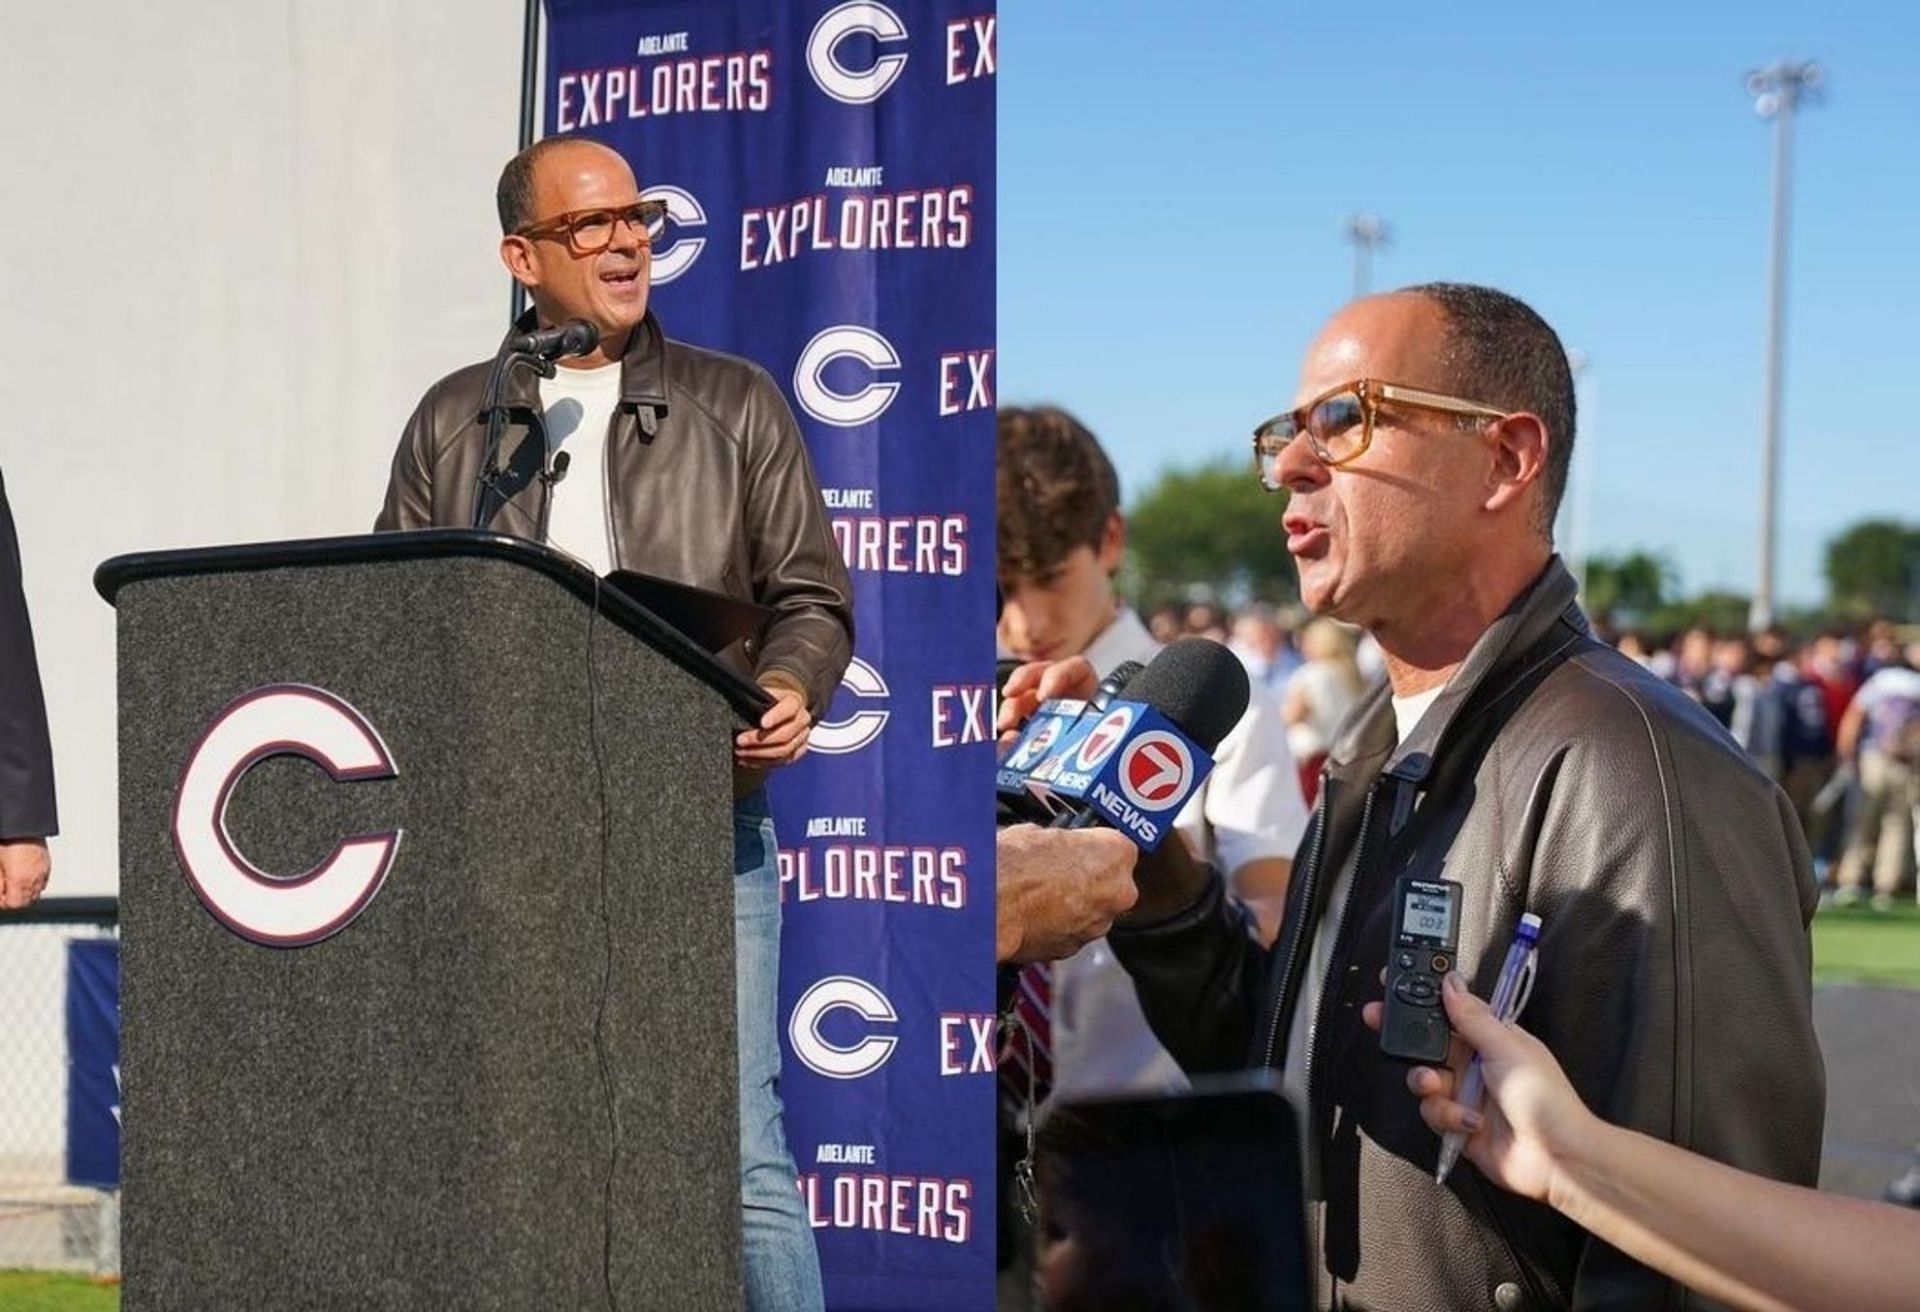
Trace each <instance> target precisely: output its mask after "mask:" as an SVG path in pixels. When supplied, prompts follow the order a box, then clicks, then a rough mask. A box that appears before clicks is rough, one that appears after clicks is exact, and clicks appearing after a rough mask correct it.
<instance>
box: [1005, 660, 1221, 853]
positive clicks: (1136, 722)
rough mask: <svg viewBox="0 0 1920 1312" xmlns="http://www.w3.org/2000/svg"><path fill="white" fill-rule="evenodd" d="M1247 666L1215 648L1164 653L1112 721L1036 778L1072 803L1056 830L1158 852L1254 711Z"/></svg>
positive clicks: (1080, 738) (1078, 737)
mask: <svg viewBox="0 0 1920 1312" xmlns="http://www.w3.org/2000/svg"><path fill="white" fill-rule="evenodd" d="M1250 695H1251V691H1250V688H1249V686H1248V683H1247V672H1246V667H1245V666H1243V665H1241V663H1240V661H1239V659H1238V658H1237V657H1235V656H1234V655H1233V653H1232V652H1230V651H1228V650H1227V649H1226V648H1225V647H1223V646H1221V645H1220V644H1219V643H1217V642H1209V641H1207V640H1206V639H1204V638H1183V639H1181V640H1180V641H1178V642H1176V643H1174V644H1173V645H1172V646H1170V647H1168V648H1167V649H1166V650H1165V651H1163V652H1161V653H1160V655H1159V656H1158V657H1156V658H1155V659H1154V662H1153V664H1151V665H1149V666H1147V668H1146V669H1145V670H1143V671H1141V673H1140V675H1139V676H1138V677H1137V678H1135V679H1134V680H1133V681H1132V682H1130V683H1129V684H1128V685H1127V686H1126V688H1125V689H1124V698H1123V699H1122V700H1119V701H1116V702H1113V703H1112V704H1111V706H1110V708H1109V709H1108V710H1107V711H1106V713H1105V714H1103V715H1101V716H1100V717H1098V718H1097V719H1095V720H1094V721H1093V722H1092V724H1091V725H1090V726H1089V727H1088V728H1087V729H1086V730H1085V731H1084V732H1082V733H1078V734H1075V735H1073V736H1072V739H1071V740H1063V741H1062V742H1061V743H1060V745H1059V746H1058V747H1056V748H1055V749H1054V752H1053V755H1052V756H1050V757H1049V758H1048V759H1047V760H1045V761H1043V762H1041V763H1040V764H1039V765H1038V766H1036V767H1034V768H1033V770H1032V771H1031V774H1032V777H1033V780H1034V782H1035V783H1036V784H1038V785H1043V786H1045V787H1046V788H1047V789H1048V790H1049V791H1050V792H1051V793H1052V795H1053V796H1054V797H1056V798H1059V799H1063V800H1065V801H1066V802H1067V804H1068V810H1067V813H1066V814H1064V815H1062V816H1061V817H1059V818H1058V819H1056V820H1055V821H1054V822H1053V824H1054V827H1056V828H1064V829H1084V828H1086V827H1088V826H1089V825H1092V824H1095V823H1101V824H1105V825H1107V826H1108V827H1110V828H1113V829H1116V830H1119V831H1120V832H1121V833H1123V834H1125V835H1127V837H1129V838H1131V839H1132V840H1133V841H1134V843H1135V844H1136V845H1137V846H1139V847H1140V848H1141V849H1142V850H1144V851H1148V852H1151V851H1153V850H1154V849H1155V848H1157V847H1158V846H1159V845H1160V843H1161V841H1162V840H1163V839H1164V838H1165V837H1166V835H1167V833H1168V832H1169V831H1170V830H1171V829H1172V827H1173V820H1174V818H1175V817H1176V816H1177V815H1178V814H1179V813H1180V809H1181V808H1182V807H1183V806H1185V805H1186V803H1187V801H1188V799H1189V798H1191V797H1192V796H1193V794H1194V793H1195V791H1197V790H1198V789H1199V787H1200V785H1201V783H1202V782H1204V781H1205V779H1206V777H1207V775H1208V773H1209V772H1210V771H1211V770H1212V769H1213V755H1212V754H1213V752H1214V751H1215V749H1217V748H1218V747H1219V746H1220V741H1221V740H1222V739H1223V738H1225V737H1226V736H1227V734H1229V733H1230V732H1232V730H1233V726H1234V725H1235V724H1238V723H1239V721H1240V717H1241V716H1243V715H1245V714H1246V712H1247V703H1248V699H1249V697H1250Z"/></svg>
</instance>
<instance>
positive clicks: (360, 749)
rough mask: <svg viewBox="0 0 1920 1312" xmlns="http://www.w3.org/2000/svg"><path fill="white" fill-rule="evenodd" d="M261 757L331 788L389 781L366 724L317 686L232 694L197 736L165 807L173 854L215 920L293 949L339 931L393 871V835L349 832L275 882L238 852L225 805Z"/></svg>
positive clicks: (383, 751)
mask: <svg viewBox="0 0 1920 1312" xmlns="http://www.w3.org/2000/svg"><path fill="white" fill-rule="evenodd" d="M270 756H303V757H305V758H306V759H308V760H309V761H312V762H314V763H315V764H317V765H318V766H319V767H320V768H321V769H323V770H325V771H326V772H327V774H328V775H329V776H330V777H331V778H333V779H334V780H335V781H336V782H345V781H347V780H350V779H391V778H392V777H393V776H394V775H395V774H397V773H398V770H397V769H396V768H395V766H394V763H393V754H392V753H391V752H389V751H388V750H387V745H386V743H385V742H383V741H382V740H381V738H380V735H379V734H378V733H377V732H375V731H374V728H373V726H372V725H371V724H369V723H367V718H366V717H365V716H364V715H362V714H360V712H359V711H357V710H355V709H354V708H353V707H352V706H349V705H348V704H347V703H346V702H344V701H342V700H341V699H340V698H339V697H336V696H335V695H334V694H332V693H330V692H328V691H326V690H325V689H323V688H312V687H308V686H306V685H305V684H293V683H282V684H270V685H268V686H266V687H264V688H256V689H254V690H253V691H252V692H250V693H247V694H246V695H245V696H243V697H241V698H239V699H238V700H236V701H235V702H233V704H232V705H230V706H228V707H227V708H226V709H225V710H223V711H221V712H220V714H218V715H216V716H215V717H214V718H213V723H212V724H210V725H208V726H207V730H206V732H205V733H204V734H202V735H201V737H200V741H199V743H198V744H197V745H196V746H195V747H194V749H193V752H192V754H191V755H190V756H188V757H187V764H186V768H185V769H184V770H182V771H181V774H180V789H179V792H178V793H177V794H175V796H174V801H173V848H174V851H175V852H176V853H178V854H179V857H180V865H181V868H182V869H183V870H184V871H185V872H186V876H187V882H188V883H189V884H191V885H192V886H193V891H194V892H195V893H197V894H199V896H200V900H201V902H203V903H205V904H206V908H207V910H208V911H210V912H212V913H213V916H214V918H215V919H216V920H218V921H219V922H220V923H221V924H223V925H225V926H226V927H227V928H228V929H230V930H232V931H233V932H234V933H236V934H238V935H239V936H240V937H242V938H246V939H252V940H253V941H254V942H255V943H264V944H266V945H267V946H269V947H303V946H305V945H307V944H309V943H318V942H319V941H320V940H321V939H323V938H326V937H327V936H328V935H330V934H334V933H337V932H338V931H339V930H341V929H343V928H345V927H346V925H347V924H348V923H349V922H350V921H352V919H353V918H354V917H355V916H357V915H359V914H360V913H361V912H362V911H364V910H365V909H366V906H367V903H369V902H371V901H372V900H373V896H374V894H376V893H378V892H379V891H380V886H381V884H382V883H384V882H385V881H386V878H387V872H388V871H389V870H391V869H392V868H393V855H394V851H395V850H396V849H397V848H398V847H399V846H400V832H401V831H400V830H398V829H393V830H389V831H387V832H385V833H377V834H357V835H355V836H353V837H351V838H343V839H341V840H340V841H339V842H337V843H335V844H334V847H333V851H332V852H331V853H330V854H329V855H328V856H327V858H326V859H325V860H324V861H322V862H321V863H320V864H319V865H317V866H315V867H314V868H313V869H311V870H309V871H307V872H306V873H305V874H303V875H294V876H292V877H289V878H284V879H283V878H279V877H277V876H274V875H270V874H268V873H267V872H266V871H264V870H261V869H260V868H259V867H258V866H256V865H254V864H253V863H252V862H251V861H249V860H247V858H246V857H244V856H242V855H241V854H240V850H239V848H237V847H235V846H234V842H233V836H232V835H231V834H229V833H228V832H227V804H228V802H230V801H231V800H232V799H233V790H234V789H235V788H236V787H237V786H238V785H239V783H240V780H241V779H242V778H244V777H245V775H246V773H247V771H249V770H251V769H252V768H253V767H254V766H256V765H258V764H259V763H260V762H261V761H264V760H266V759H267V758H268V757H270Z"/></svg>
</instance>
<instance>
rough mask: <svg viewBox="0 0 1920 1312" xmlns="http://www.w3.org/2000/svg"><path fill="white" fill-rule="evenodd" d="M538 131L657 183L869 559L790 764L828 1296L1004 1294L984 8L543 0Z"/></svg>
mask: <svg viewBox="0 0 1920 1312" xmlns="http://www.w3.org/2000/svg"><path fill="white" fill-rule="evenodd" d="M548 10H549V14H550V17H551V27H550V32H549V38H548V46H547V61H546V73H545V78H544V86H543V92H544V98H545V107H546V111H545V112H546V118H545V126H546V132H547V133H548V134H549V135H551V134H554V133H563V132H572V133H581V134H584V135H587V136H590V137H593V138H595V139H597V140H600V141H604V142H606V143H608V144H610V145H612V146H614V147H616V148H617V149H619V150H620V151H621V152H622V153H623V154H625V156H626V157H627V159H628V160H629V161H631V162H632V164H633V167H634V172H635V173H636V175H637V176H638V178H639V180H640V186H641V190H642V191H643V192H644V193H645V194H646V195H647V196H649V197H657V198H659V199H661V200H664V201H665V202H666V203H667V216H668V217H667V219H666V220H665V222H664V223H663V225H662V226H661V229H660V230H659V231H657V232H656V233H655V234H654V267H653V302H652V303H653V305H654V307H655V309H656V310H657V312H658V313H659V316H660V319H661V322H662V324H663V326H664V327H665V329H666V331H667V333H668V335H669V336H671V337H675V338H678V339H680V340H683V341H687V342H691V343H695V344H698V345H702V346H710V347H716V348H718V349H721V350H725V351H731V352H734V353H736V354H739V355H743V356H745V357H747V358H748V359H750V360H753V361H755V362H756V363H758V364H760V365H761V366H763V367H764V368H766V369H767V370H768V371H769V372H770V373H771V374H772V375H773V377H774V378H775V379H776V380H777V381H778V382H779V383H780V384H781V386H782V387H783V388H784V389H785V391H786V394H787V398H788V400H789V402H790V403H791V404H792V406H793V410H794V413H795V415H796V416H798V418H799V421H800V425H801V428H802V430H803V431H804V433H805V434H806V438H807V444H808V447H809V449H810V450H811V452H812V456H813V461H814V466H815V469H816V471H817V472H818V474H819V477H820V484H821V487H822V489H823V490H824V493H825V496H826V499H827V505H828V508H829V509H828V513H829V515H830V516H831V519H832V524H833V531H834V533H835V535H836V536H837V538H838V539H839V543H840V547H841V550H842V551H843V553H844V554H845V556H846V560H847V565H848V567H849V569H850V570H851V572H852V575H853V580H854V588H855V596H856V612H855V621H856V627H857V630H858V638H857V641H856V644H855V651H854V656H855V659H854V661H853V664H852V666H851V668H850V669H849V670H848V672H847V675H846V678H845V680H844V682H843V685H842V688H841V691H840V695H839V697H838V699H837V700H836V702H835V705H834V707H833V708H832V710H831V711H830V712H829V713H828V715H827V716H826V717H824V719H823V721H822V723H821V724H820V725H819V727H818V728H817V729H816V731H815V734H814V738H813V750H812V752H811V753H810V755H809V756H808V757H807V759H806V760H804V761H802V762H801V763H800V764H799V765H798V766H796V767H794V768H792V769H789V770H786V771H782V772H781V773H780V774H779V775H778V776H777V777H776V779H775V781H774V783H773V786H772V796H773V800H774V809H775V817H776V822H777V825H778V828H779V833H780V839H781V851H780V874H781V888H782V905H783V911H784V915H785V937H784V940H783V951H782V958H783V959H782V971H781V976H782V978H781V1011H780V1018H781V1029H782V1042H783V1045H784V1049H785V1051H784V1057H785V1068H784V1069H785V1074H784V1077H783V1082H782V1094H783V1096H784V1098H785V1100H786V1107H787V1137H788V1141H789V1143H790V1145H791V1147H792V1149H793V1153H794V1158H795V1161H796V1164H797V1165H798V1167H799V1171H800V1187H801V1191H802V1194H803V1196H804V1198H805V1201H806V1206H807V1209H808V1212H809V1214H810V1215H811V1217H812V1222H813V1226H814V1234H815V1236H816V1238H817V1239H818V1240H819V1245H820V1253H821V1261H822V1265H823V1267H824V1269H825V1273H826V1279H827V1293H828V1302H829V1304H830V1305H831V1306H833V1307H836V1308H885V1309H890V1310H891V1309H903V1308H985V1307H990V1306H992V1302H993V1265H994V1264H993V1251H994V1223H993V1219H994V1198H993V1164H994V1157H993V1131H992V1126H993V1096H994V1095H993V1074H992V1064H991V1056H990V1054H991V1051H992V1029H993V1017H992V1011H993V980H992V941H993V855H992V854H993V803H992V784H991V780H992V775H993V751H992V742H991V738H992V735H991V722H990V716H991V704H992V674H993V617H994V610H993V564H994V560H993V558H994V528H993V497H994V489H993V463H994V420H993V401H994V397H993V386H994V191H993V183H994V72H995V41H994V38H995V20H994V16H993V14H992V13H991V12H990V11H989V12H983V11H982V8H981V4H980V0H887V2H886V3H870V2H868V0H852V2H851V3H837V4H836V3H831V2H821V3H813V2H809V0H731V2H730V3H688V2H686V0H682V2H680V3H649V2H647V0H549V2H548Z"/></svg>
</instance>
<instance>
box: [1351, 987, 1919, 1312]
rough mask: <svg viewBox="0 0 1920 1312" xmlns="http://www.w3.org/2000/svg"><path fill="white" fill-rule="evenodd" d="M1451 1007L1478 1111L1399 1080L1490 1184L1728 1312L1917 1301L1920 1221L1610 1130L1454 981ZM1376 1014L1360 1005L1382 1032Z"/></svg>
mask: <svg viewBox="0 0 1920 1312" xmlns="http://www.w3.org/2000/svg"><path fill="white" fill-rule="evenodd" d="M1445 1001H1446V1008H1447V1016H1448V1019H1449V1020H1451V1021H1452V1022H1453V1028H1454V1032H1455V1034H1457V1035H1458V1036H1459V1037H1460V1039H1461V1040H1463V1041H1464V1044H1465V1045H1467V1046H1468V1047H1470V1048H1471V1049H1473V1050H1475V1051H1478V1053H1479V1054H1480V1065H1481V1071H1482V1074H1483V1075H1484V1076H1485V1080H1486V1090H1487V1096H1486V1102H1485V1105H1484V1106H1483V1107H1482V1108H1481V1109H1480V1110H1479V1111H1478V1112H1475V1111H1472V1110H1470V1109H1468V1108H1467V1107H1465V1106H1462V1105H1461V1104H1460V1103H1457V1102H1455V1101H1453V1099H1452V1097H1451V1094H1452V1092H1453V1087H1454V1076H1453V1074H1452V1073H1451V1072H1449V1071H1441V1070H1434V1069H1432V1068H1428V1067H1421V1068H1419V1069H1416V1070H1414V1071H1412V1072H1411V1073H1410V1074H1409V1076H1408V1081H1407V1082H1408V1084H1409V1085H1410V1086H1411V1087H1412V1089H1413V1090H1414V1092H1415V1093H1417V1094H1419V1095H1421V1103H1420V1114H1421V1116H1422V1118H1423V1119H1425V1120H1426V1122H1427V1124H1428V1125H1430V1126H1432V1127H1433V1129H1434V1130H1435V1131H1436V1132H1437V1133H1445V1132H1447V1131H1450V1130H1460V1131H1465V1132H1467V1133H1468V1136H1469V1137H1468V1138H1467V1142H1466V1155H1467V1158H1468V1160H1469V1161H1471V1162H1472V1163H1473V1164H1474V1165H1475V1166H1476V1167H1478V1168H1479V1169H1480V1171H1481V1173H1482V1174H1483V1175H1485V1176H1486V1177H1487V1178H1488V1179H1490V1180H1492V1181H1493V1182H1494V1183H1496V1184H1498V1185H1500V1186H1502V1187H1503V1188H1507V1189H1511V1190H1513V1191H1514V1192H1515V1193H1518V1194H1521V1195H1523V1196H1525V1197H1528V1198H1532V1199H1535V1200H1537V1201H1541V1202H1545V1203H1547V1204H1549V1205H1551V1206H1552V1207H1554V1208H1555V1209H1556V1210H1558V1211H1560V1212H1562V1213H1564V1214H1565V1215H1566V1216H1567V1217H1569V1218H1570V1219H1572V1220H1574V1221H1577V1222H1578V1223H1579V1224H1580V1225H1582V1226H1583V1227H1585V1228H1586V1229H1587V1230H1588V1231H1590V1232H1591V1233H1592V1234H1594V1235H1595V1236H1597V1237H1598V1238H1600V1239H1602V1240H1604V1241H1605V1242H1607V1243H1608V1244H1611V1245H1612V1246H1613V1247H1615V1248H1617V1249H1619V1250H1620V1251H1622V1252H1624V1253H1626V1254H1627V1255H1628V1256H1630V1257H1632V1258H1634V1259H1635V1260H1636V1261H1640V1262H1644V1263H1645V1264H1646V1265H1648V1266H1650V1267H1653V1268H1654V1269H1656V1270H1658V1271H1660V1272H1662V1273H1664V1274H1665V1275H1668V1276H1671V1277H1672V1278H1673V1279H1675V1280H1678V1281H1680V1282H1681V1283H1683V1284H1685V1285H1688V1286H1689V1287H1691V1288H1693V1289H1695V1290H1698V1291H1699V1292H1700V1293H1702V1294H1704V1295H1706V1296H1707V1297H1709V1298H1712V1299H1717V1300H1719V1301H1721V1302H1724V1303H1728V1304H1730V1305H1732V1306H1735V1307H1740V1308H1752V1309H1759V1310H1763V1312H1784V1310H1785V1309H1791V1308H1822V1307H1830V1308H1851V1309H1859V1310H1860V1312H1878V1310H1880V1309H1885V1310H1886V1312H1895V1310H1896V1309H1900V1308H1910V1307H1912V1306H1913V1291H1914V1290H1915V1289H1920V1213H1914V1212H1908V1211H1904V1210H1902V1209H1900V1208H1897V1207H1891V1206H1888V1205H1886V1204H1884V1203H1872V1202H1866V1201H1863V1200H1861V1199H1856V1198H1844V1197H1839V1196H1837V1195H1831V1194H1823V1193H1820V1192H1819V1191H1817V1190H1814V1189H1806V1188H1802V1187H1800V1186H1798V1185H1790V1184H1782V1183H1780V1182H1779V1181H1777V1180H1769V1179H1767V1178H1765V1177H1764V1176H1758V1175H1751V1174H1749V1173H1747V1172H1745V1171H1739V1170H1735V1169H1734V1168H1733V1167H1731V1166H1727V1165H1724V1164H1722V1163H1720V1162H1716V1161H1714V1160H1712V1159H1711V1158H1707V1157H1701V1156H1699V1155H1697V1154H1695V1153H1690V1152H1687V1151H1686V1150H1684V1149H1681V1148H1676V1147H1674V1146H1673V1145H1672V1144H1668V1143H1663V1142H1661V1141H1660V1140H1658V1139H1653V1138H1650V1137H1648V1136H1647V1135H1644V1134H1637V1133H1635V1132H1633V1131H1631V1130H1626V1129H1622V1128H1620V1127H1619V1126H1614V1125H1609V1124H1607V1123H1606V1122H1604V1121H1602V1120H1600V1119H1599V1118H1598V1117H1596V1116H1594V1115H1593V1113H1592V1112H1590V1111H1588V1110H1587V1108H1586V1106H1585V1105H1584V1104H1583V1103H1581V1101H1580V1098H1579V1095H1577V1094H1576V1093H1575V1092H1574V1090H1573V1086H1572V1085H1571V1084H1570V1083H1568V1081H1567V1077H1566V1075H1565V1074H1564V1073H1563V1072H1562V1071H1561V1069H1560V1066H1559V1064H1558V1063H1557V1062H1556V1061H1555V1060H1554V1058H1553V1054H1552V1053H1551V1052H1549V1051H1548V1050H1547V1047H1546V1045H1545V1044H1543V1043H1541V1042H1540V1041H1539V1040H1538V1039H1536V1038H1534V1037H1533V1036H1532V1035H1531V1034H1528V1033H1527V1032H1526V1031H1525V1030H1522V1029H1520V1028H1519V1027H1517V1026H1509V1025H1502V1024H1501V1023H1500V1022H1499V1021H1498V1020H1496V1019H1494V1016H1493V1013H1492V1012H1491V1011H1490V1010H1489V1009H1488V1007H1487V1005H1486V1004H1485V1003H1484V1002H1481V1001H1480V1000H1479V999H1478V998H1475V997H1474V996H1473V995H1472V994H1471V993H1469V992H1468V991H1467V988H1466V985H1465V981H1463V980H1462V979H1460V977H1459V976H1458V975H1452V976H1449V977H1448V979H1447V983H1446V989H1445ZM1379 1005H1380V1004H1378V1003H1372V1004H1369V1006H1368V1008H1367V1021H1368V1023H1369V1024H1372V1025H1375V1026H1376V1027H1377V1026H1378V1022H1379Z"/></svg>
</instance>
